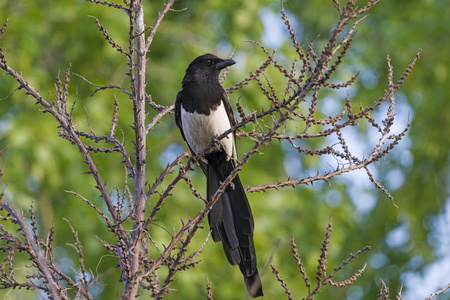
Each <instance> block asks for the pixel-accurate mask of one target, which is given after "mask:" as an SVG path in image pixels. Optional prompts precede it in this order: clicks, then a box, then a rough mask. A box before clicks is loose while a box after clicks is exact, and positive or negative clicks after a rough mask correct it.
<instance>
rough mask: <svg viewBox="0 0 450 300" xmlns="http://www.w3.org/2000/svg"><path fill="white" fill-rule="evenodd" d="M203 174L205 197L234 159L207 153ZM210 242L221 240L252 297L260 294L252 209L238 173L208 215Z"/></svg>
mask: <svg viewBox="0 0 450 300" xmlns="http://www.w3.org/2000/svg"><path fill="white" fill-rule="evenodd" d="M206 159H207V160H208V166H204V167H203V170H204V171H205V173H206V177H207V195H208V201H209V200H210V199H211V198H212V196H213V195H214V193H215V192H216V191H217V190H218V189H219V187H220V182H223V181H225V179H226V178H227V177H228V175H229V174H230V173H231V171H232V170H233V169H234V162H233V161H231V160H228V159H227V156H226V155H225V154H224V153H221V152H215V153H211V154H209V155H208V156H207V157H206ZM208 221H209V226H210V228H211V231H212V233H211V234H212V238H213V240H214V242H220V241H221V242H222V245H223V250H224V251H225V255H226V256H227V259H228V261H229V262H230V264H232V265H239V269H240V270H241V273H242V275H244V281H245V285H246V286H247V290H248V292H249V294H250V296H252V297H259V296H263V291H262V285H261V278H260V277H259V273H258V269H257V265H256V252H255V245H254V243H253V228H254V221H253V215H252V210H251V208H250V205H249V203H248V200H247V196H246V195H245V191H244V188H243V187H242V183H241V181H240V179H239V177H238V176H236V177H235V178H234V179H233V181H232V184H230V185H228V187H227V188H226V190H225V192H224V193H223V194H222V195H221V196H220V199H219V200H218V201H217V202H216V203H215V204H214V206H213V207H212V209H211V211H210V212H209V216H208Z"/></svg>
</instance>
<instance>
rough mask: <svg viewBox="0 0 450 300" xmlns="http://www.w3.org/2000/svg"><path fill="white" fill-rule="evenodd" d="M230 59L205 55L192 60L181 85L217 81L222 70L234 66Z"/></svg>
mask: <svg viewBox="0 0 450 300" xmlns="http://www.w3.org/2000/svg"><path fill="white" fill-rule="evenodd" d="M235 63H236V62H235V61H234V60H232V59H221V58H219V57H217V56H215V55H213V54H210V53H207V54H205V55H202V56H199V57H197V58H196V59H194V60H193V61H192V62H191V64H190V65H189V67H188V68H187V70H186V75H185V76H184V79H183V84H185V83H189V82H205V81H211V80H212V81H218V79H219V73H220V71H221V70H222V69H224V68H226V67H229V66H231V65H234V64H235Z"/></svg>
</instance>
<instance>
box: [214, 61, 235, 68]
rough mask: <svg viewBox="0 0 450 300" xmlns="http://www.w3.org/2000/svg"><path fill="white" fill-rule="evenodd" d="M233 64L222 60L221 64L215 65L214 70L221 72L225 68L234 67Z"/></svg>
mask: <svg viewBox="0 0 450 300" xmlns="http://www.w3.org/2000/svg"><path fill="white" fill-rule="evenodd" d="M235 63H236V62H235V61H234V60H232V59H222V61H221V62H218V63H216V64H215V65H214V66H215V67H216V69H218V70H222V69H224V68H226V67H229V66H232V65H234V64H235Z"/></svg>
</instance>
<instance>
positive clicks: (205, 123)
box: [181, 103, 236, 158]
mask: <svg viewBox="0 0 450 300" xmlns="http://www.w3.org/2000/svg"><path fill="white" fill-rule="evenodd" d="M181 123H182V124H183V125H182V126H183V133H184V136H185V138H186V142H187V143H188V144H189V147H190V148H191V149H192V150H193V151H194V152H195V154H198V153H200V152H201V151H202V150H203V149H204V148H205V147H206V146H207V145H208V144H209V143H210V142H211V139H212V138H213V137H215V136H219V135H221V134H222V133H224V132H225V131H227V130H228V129H230V128H231V123H230V120H229V119H228V115H227V112H226V110H225V106H224V105H223V103H221V104H220V105H219V106H217V107H216V109H215V110H211V111H210V114H209V115H205V114H199V113H198V112H196V111H194V112H187V111H186V110H185V109H184V108H183V105H181ZM218 143H219V144H220V145H221V146H222V148H223V149H224V150H225V151H226V152H227V154H228V156H230V157H234V158H236V150H235V149H236V148H235V145H234V138H233V134H232V133H230V134H229V135H228V136H226V137H225V138H223V139H222V140H220V141H219V142H218Z"/></svg>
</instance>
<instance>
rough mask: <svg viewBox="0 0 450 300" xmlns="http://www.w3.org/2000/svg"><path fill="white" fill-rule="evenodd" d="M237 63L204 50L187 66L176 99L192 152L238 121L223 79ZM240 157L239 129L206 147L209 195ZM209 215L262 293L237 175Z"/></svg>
mask: <svg viewBox="0 0 450 300" xmlns="http://www.w3.org/2000/svg"><path fill="white" fill-rule="evenodd" d="M233 64H235V61H234V60H231V59H220V58H218V57H217V56H215V55H213V54H205V55H202V56H199V57H197V58H196V59H194V61H192V63H191V64H190V65H189V67H188V68H187V70H186V75H185V76H184V79H183V82H182V86H183V88H182V90H181V91H180V92H179V93H178V95H177V100H176V102H175V121H176V124H177V126H178V127H179V128H180V131H181V135H182V136H183V138H184V140H185V141H186V143H187V144H188V146H189V149H191V153H192V155H197V154H199V153H201V152H202V150H204V148H206V146H207V145H208V144H209V143H211V141H212V139H213V138H214V137H218V136H220V135H221V134H222V133H224V132H225V131H227V130H229V129H230V128H231V127H232V126H234V125H235V123H236V120H235V118H234V116H233V110H232V107H231V104H230V100H229V99H228V96H227V93H226V92H225V90H224V89H223V88H222V86H221V85H220V83H219V74H220V71H221V70H222V69H224V68H226V67H229V66H231V65H233ZM236 159H237V153H236V137H235V133H234V132H231V133H230V134H229V135H227V136H226V137H225V138H223V139H221V140H218V141H216V145H215V146H214V147H211V149H209V150H208V151H206V152H205V153H203V155H202V158H201V159H200V166H201V168H202V170H203V173H205V176H206V179H207V192H206V193H207V199H208V201H211V199H212V196H213V195H214V193H215V192H216V191H217V190H218V189H219V187H220V185H221V182H224V181H225V180H226V178H227V177H228V176H229V175H230V173H231V172H232V171H233V170H234V168H235V166H236V163H235V161H236ZM208 221H209V226H210V228H211V235H212V238H213V240H214V241H215V242H220V241H221V242H222V245H223V250H224V251H225V255H226V257H227V259H228V261H229V262H230V264H232V265H239V269H240V270H241V272H242V274H243V275H244V280H245V284H246V286H247V289H248V292H249V294H250V295H251V296H252V297H259V296H262V295H263V291H262V285H261V279H260V277H259V273H258V269H257V265H256V252H255V245H254V243H253V228H254V221H253V215H252V210H251V208H250V205H249V203H248V200H247V196H246V195H245V191H244V188H243V186H242V183H241V181H240V179H239V177H238V176H236V177H235V178H234V179H233V181H232V184H229V185H228V186H227V187H226V189H225V191H224V193H223V194H222V195H221V196H220V198H219V200H218V201H217V202H216V203H215V204H214V206H213V207H212V209H211V211H210V212H209V215H208Z"/></svg>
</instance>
